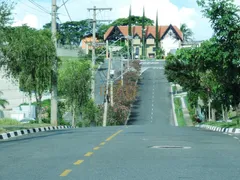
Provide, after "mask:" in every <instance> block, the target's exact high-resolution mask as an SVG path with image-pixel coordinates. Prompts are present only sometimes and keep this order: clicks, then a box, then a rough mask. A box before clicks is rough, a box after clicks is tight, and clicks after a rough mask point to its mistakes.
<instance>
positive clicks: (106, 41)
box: [106, 40, 108, 58]
mask: <svg viewBox="0 0 240 180" xmlns="http://www.w3.org/2000/svg"><path fill="white" fill-rule="evenodd" d="M106 58H108V40H106Z"/></svg>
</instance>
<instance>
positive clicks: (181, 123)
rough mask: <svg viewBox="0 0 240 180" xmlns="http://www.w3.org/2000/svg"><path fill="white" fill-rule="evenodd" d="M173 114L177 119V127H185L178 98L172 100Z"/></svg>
mask: <svg viewBox="0 0 240 180" xmlns="http://www.w3.org/2000/svg"><path fill="white" fill-rule="evenodd" d="M174 105H175V113H176V117H177V122H178V126H180V127H181V126H186V122H185V119H184V116H183V111H182V105H181V99H180V98H179V97H175V98H174Z"/></svg>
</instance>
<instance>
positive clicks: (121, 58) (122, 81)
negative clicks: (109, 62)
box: [121, 57, 123, 86]
mask: <svg viewBox="0 0 240 180" xmlns="http://www.w3.org/2000/svg"><path fill="white" fill-rule="evenodd" d="M121 85H122V86H123V58H122V57H121Z"/></svg>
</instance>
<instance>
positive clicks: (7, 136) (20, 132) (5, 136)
mask: <svg viewBox="0 0 240 180" xmlns="http://www.w3.org/2000/svg"><path fill="white" fill-rule="evenodd" d="M69 128H73V127H72V126H48V127H39V128H32V129H22V130H16V131H11V132H7V133H2V134H0V139H3V140H6V139H10V138H13V137H17V136H22V135H26V134H33V133H37V132H44V131H52V130H59V129H69Z"/></svg>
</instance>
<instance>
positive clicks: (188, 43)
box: [181, 41, 203, 48]
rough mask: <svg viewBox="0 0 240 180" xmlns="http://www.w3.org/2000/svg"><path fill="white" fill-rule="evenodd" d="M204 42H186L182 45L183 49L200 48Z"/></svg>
mask: <svg viewBox="0 0 240 180" xmlns="http://www.w3.org/2000/svg"><path fill="white" fill-rule="evenodd" d="M202 42H203V41H190V42H184V43H182V45H181V48H189V47H200V46H201V43H202Z"/></svg>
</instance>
